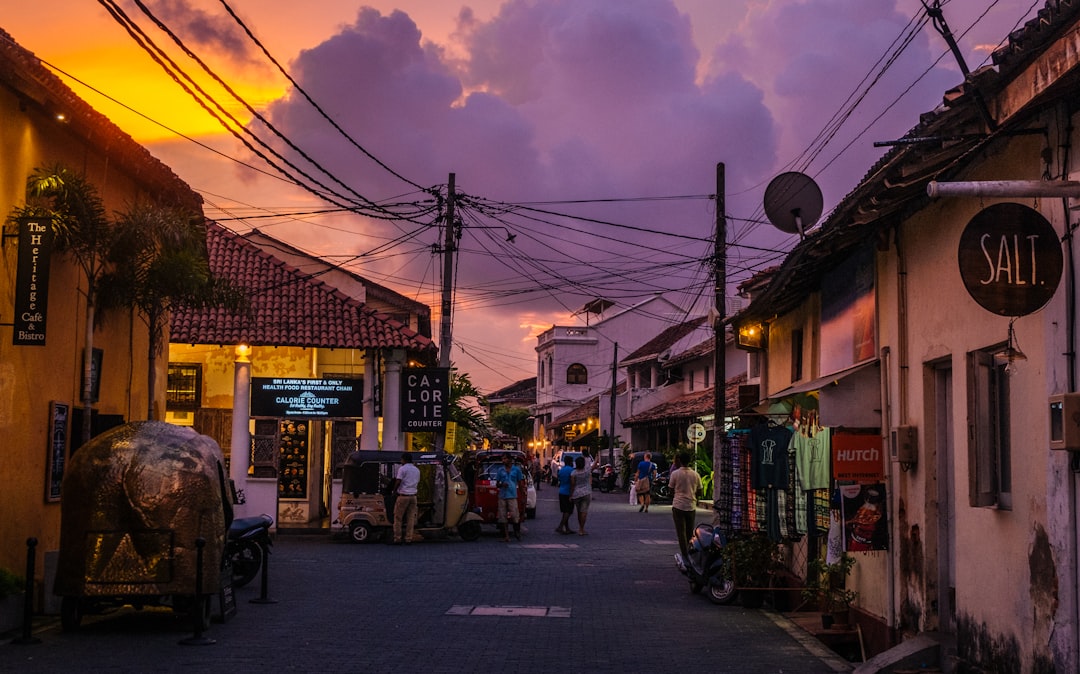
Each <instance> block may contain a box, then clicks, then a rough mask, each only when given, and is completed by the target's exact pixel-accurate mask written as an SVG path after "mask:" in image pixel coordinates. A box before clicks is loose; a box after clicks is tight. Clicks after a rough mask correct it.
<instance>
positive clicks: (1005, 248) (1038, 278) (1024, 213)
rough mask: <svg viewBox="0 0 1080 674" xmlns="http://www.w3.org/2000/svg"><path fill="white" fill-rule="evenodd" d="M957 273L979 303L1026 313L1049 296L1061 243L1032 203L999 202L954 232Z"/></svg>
mask: <svg viewBox="0 0 1080 674" xmlns="http://www.w3.org/2000/svg"><path fill="white" fill-rule="evenodd" d="M958 256H959V262H960V277H961V279H963V281H964V287H965V288H967V291H968V294H969V295H971V298H972V299H974V300H975V301H976V302H977V303H978V304H979V306H981V307H982V308H984V309H986V310H987V311H991V312H993V313H995V314H998V315H999V316H1026V315H1028V314H1030V313H1033V312H1035V311H1038V310H1039V309H1041V308H1042V307H1043V305H1045V304H1046V303H1047V302H1049V301H1050V298H1051V297H1053V296H1054V292H1055V291H1057V287H1058V282H1059V281H1060V280H1061V271H1062V266H1063V256H1062V253H1061V243H1060V239H1059V237H1058V235H1057V233H1056V232H1055V231H1054V227H1053V225H1051V224H1050V223H1049V222H1048V221H1047V220H1046V218H1044V217H1043V216H1042V215H1041V214H1040V213H1039V212H1038V211H1036V210H1035V209H1033V208H1029V207H1027V206H1024V205H1023V204H1016V203H1009V202H1005V203H999V204H993V205H992V206H988V207H986V208H984V209H982V210H981V211H979V212H978V213H976V214H975V217H973V218H972V219H971V221H970V222H969V223H968V224H967V227H965V228H964V231H963V233H962V234H961V235H960V246H959V248H958Z"/></svg>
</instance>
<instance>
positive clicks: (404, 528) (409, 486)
mask: <svg viewBox="0 0 1080 674" xmlns="http://www.w3.org/2000/svg"><path fill="white" fill-rule="evenodd" d="M419 485H420V469H419V468H417V467H416V466H415V465H413V459H412V455H411V454H409V453H408V452H405V453H404V454H402V455H401V465H400V466H398V469H397V473H396V474H395V476H394V493H395V494H397V500H396V501H394V545H401V544H402V543H404V544H405V545H408V544H410V543H412V538H413V530H414V529H415V528H416V488H417V487H418V486H419Z"/></svg>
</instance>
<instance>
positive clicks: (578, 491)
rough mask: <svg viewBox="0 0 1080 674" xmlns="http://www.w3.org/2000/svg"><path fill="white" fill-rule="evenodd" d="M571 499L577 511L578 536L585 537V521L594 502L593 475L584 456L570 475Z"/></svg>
mask: <svg viewBox="0 0 1080 674" xmlns="http://www.w3.org/2000/svg"><path fill="white" fill-rule="evenodd" d="M570 498H571V500H572V501H573V502H574V508H575V509H576V510H577V521H578V531H577V532H578V536H584V535H586V534H585V519H586V518H587V517H588V516H589V503H590V502H591V501H592V475H590V474H589V462H588V461H586V460H585V457H584V456H579V457H578V458H577V460H575V461H574V470H573V471H572V472H571V473H570Z"/></svg>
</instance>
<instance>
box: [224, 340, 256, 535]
mask: <svg viewBox="0 0 1080 674" xmlns="http://www.w3.org/2000/svg"><path fill="white" fill-rule="evenodd" d="M234 353H235V356H236V360H235V362H234V368H233V410H232V438H231V441H230V444H231V446H232V450H231V455H230V460H229V477H230V478H232V481H233V484H234V485H236V490H237V491H241V490H243V491H245V492H246V491H247V475H248V459H249V452H250V448H251V434H250V431H249V424H250V420H249V418H248V412H249V410H250V404H251V360H250V358H249V356H250V355H251V347H250V346H248V345H247V344H238V345H237V346H236V350H235V352H234ZM245 512H246V508H245V506H243V505H237V506H236V516H237V517H243V516H245Z"/></svg>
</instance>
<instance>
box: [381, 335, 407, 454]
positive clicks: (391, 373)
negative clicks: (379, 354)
mask: <svg viewBox="0 0 1080 674" xmlns="http://www.w3.org/2000/svg"><path fill="white" fill-rule="evenodd" d="M404 361H405V350H404V349H394V350H393V351H391V352H390V355H389V356H388V357H387V359H386V385H385V386H384V387H383V400H382V412H383V443H382V448H383V451H393V452H402V451H404V450H405V435H404V434H403V433H402V432H401V364H402V363H403V362H404Z"/></svg>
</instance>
